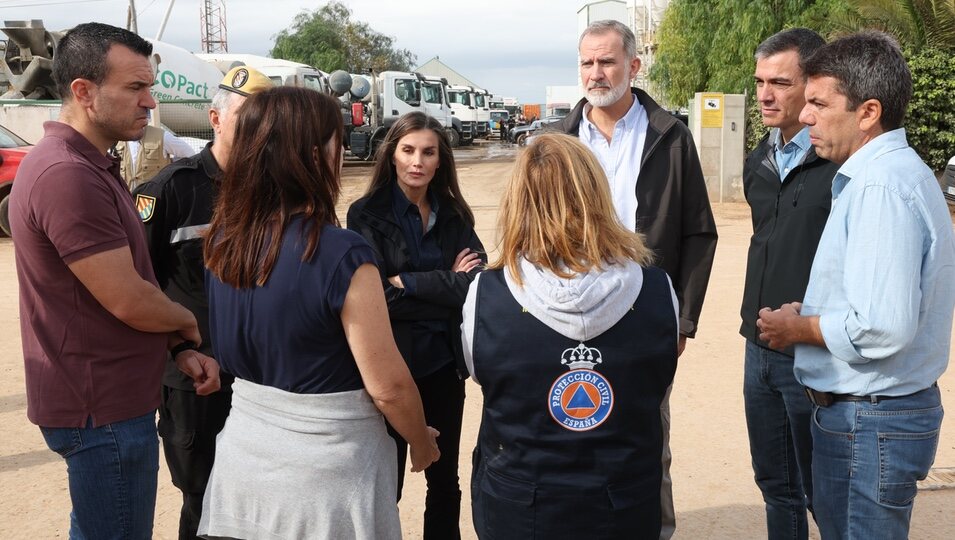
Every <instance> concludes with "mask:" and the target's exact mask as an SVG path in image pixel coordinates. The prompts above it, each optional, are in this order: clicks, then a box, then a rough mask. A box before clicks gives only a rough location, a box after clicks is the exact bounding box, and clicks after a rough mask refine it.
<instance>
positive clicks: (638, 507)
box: [462, 134, 678, 540]
mask: <svg viewBox="0 0 955 540" xmlns="http://www.w3.org/2000/svg"><path fill="white" fill-rule="evenodd" d="M531 201H533V203H531ZM568 206H569V207H571V208H575V209H579V210H576V211H575V212H572V213H567V212H566V209H567V207H568ZM587 213H589V214H590V215H589V216H586V214H587ZM501 223H502V224H503V229H504V231H503V234H502V235H501V236H502V238H503V241H502V244H501V248H500V252H501V258H500V259H499V260H498V261H496V262H495V263H493V264H492V265H490V266H489V269H488V270H486V271H484V272H483V273H481V274H480V275H479V276H478V278H477V279H476V280H475V281H474V282H473V283H472V285H471V288H470V290H469V291H468V297H467V300H466V302H465V305H464V308H463V318H464V322H463V324H462V330H463V332H462V341H463V344H464V350H465V351H464V356H465V361H466V362H469V365H468V369H469V370H470V372H471V374H472V375H473V376H474V380H475V382H477V383H478V384H480V385H481V390H482V392H483V393H484V414H483V416H482V418H481V428H480V433H479V435H478V444H477V448H476V449H475V451H474V457H473V474H472V480H471V494H472V495H471V497H472V514H473V518H474V526H475V529H476V531H477V533H478V537H479V538H481V539H482V540H500V539H523V538H554V539H568V540H569V539H573V540H579V539H582V538H586V539H588V540H592V539H606V540H610V539H624V538H625V539H628V540H633V539H643V540H657V539H658V538H659V535H660V528H661V506H660V485H661V480H662V475H663V468H662V465H661V462H660V453H661V452H662V450H663V431H662V421H661V418H660V414H659V408H660V404H661V402H662V401H663V397H664V394H665V393H666V390H667V387H668V386H669V385H670V383H671V382H672V381H673V374H674V372H675V370H676V358H677V341H678V327H677V312H676V307H677V302H676V295H675V294H674V292H673V287H672V285H671V284H670V281H669V278H668V277H667V275H666V274H665V273H664V272H663V271H662V270H660V269H658V268H653V267H650V266H648V264H649V262H650V260H651V257H652V255H651V252H650V250H649V248H647V247H646V245H645V244H644V243H643V240H642V238H641V237H640V236H638V235H636V234H635V233H633V232H632V231H629V230H627V229H626V228H625V227H624V226H623V225H621V224H620V222H619V221H618V220H617V219H616V218H615V210H614V209H613V205H612V203H611V198H610V193H609V187H608V183H607V180H606V177H605V176H604V174H603V171H602V169H601V167H600V165H599V163H598V162H597V161H596V158H595V157H594V156H593V155H592V154H591V153H590V151H589V150H587V149H586V148H585V147H584V146H583V145H582V144H581V143H580V142H579V141H578V140H577V139H575V138H573V137H569V136H566V135H562V134H544V135H541V136H539V137H537V138H535V141H534V142H533V143H532V144H531V145H530V146H529V147H528V150H527V151H526V152H524V153H523V154H522V155H521V157H520V158H519V160H518V163H517V165H516V168H515V173H514V176H513V177H512V179H511V183H510V184H509V186H508V188H507V190H506V193H505V195H504V197H503V202H502V206H501Z"/></svg>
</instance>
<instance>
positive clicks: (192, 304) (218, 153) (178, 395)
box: [133, 67, 272, 540]
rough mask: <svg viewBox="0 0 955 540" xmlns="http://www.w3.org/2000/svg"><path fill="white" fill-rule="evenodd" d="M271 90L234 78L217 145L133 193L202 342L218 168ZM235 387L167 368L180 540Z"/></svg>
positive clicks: (192, 519) (158, 259)
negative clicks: (206, 256) (243, 114)
mask: <svg viewBox="0 0 955 540" xmlns="http://www.w3.org/2000/svg"><path fill="white" fill-rule="evenodd" d="M271 86H272V82H271V81H270V80H269V79H268V77H266V76H265V75H262V74H261V73H260V72H258V71H256V70H254V69H251V68H247V67H237V68H234V69H232V70H231V71H229V73H227V74H226V76H225V77H224V78H223V80H222V83H221V84H220V85H219V90H218V92H217V93H216V94H215V96H214V97H213V99H212V105H211V106H210V110H209V121H210V123H211V124H212V128H213V131H214V132H215V140H214V141H213V142H211V143H209V144H207V145H206V147H205V148H203V149H202V151H201V152H199V153H198V154H196V155H194V156H192V157H190V158H186V159H182V160H179V161H177V162H175V163H172V164H170V165H168V166H166V167H165V168H163V169H162V170H161V171H160V172H159V174H157V175H156V176H155V177H154V178H153V179H152V180H151V181H149V182H146V183H145V184H141V185H140V186H139V187H137V188H136V190H135V191H134V193H133V195H134V196H135V200H136V208H137V210H138V211H139V215H140V217H141V218H142V220H143V224H144V225H145V227H146V239H147V243H148V244H149V252H150V255H151V257H152V262H153V269H154V271H155V273H156V279H157V280H158V282H159V286H160V287H161V288H162V290H163V292H165V293H166V295H167V296H169V298H171V299H172V300H174V301H176V302H179V303H180V304H182V305H183V306H185V307H186V308H188V309H189V310H190V311H192V313H193V314H195V316H196V320H197V321H198V323H199V332H200V334H201V335H203V336H209V335H210V334H209V306H208V302H207V299H206V292H205V279H204V276H205V267H204V264H203V256H202V242H203V239H202V236H201V234H202V232H203V231H204V230H205V229H206V228H207V227H208V225H209V221H210V220H211V218H212V209H213V201H214V198H215V194H216V191H217V182H218V177H219V174H220V165H225V164H226V163H227V162H228V158H229V154H230V152H231V151H232V148H231V145H232V137H233V129H234V125H235V124H234V121H233V119H234V117H235V114H236V111H237V109H238V107H239V106H240V105H241V104H242V102H243V101H245V98H246V97H247V96H249V95H251V94H252V93H255V92H258V91H261V90H264V89H267V88H269V87H271ZM199 350H200V351H201V352H203V353H204V354H207V355H210V356H211V355H212V342H211V340H209V339H206V340H204V341H203V343H202V345H201V347H199ZM232 380H233V378H232V377H231V376H230V375H228V374H226V373H222V389H221V391H219V392H216V393H215V394H212V395H209V396H198V395H196V392H195V390H194V389H193V384H192V380H191V379H190V378H189V377H187V376H185V375H184V374H183V373H181V372H180V371H179V370H178V369H177V368H176V364H175V363H174V362H172V361H171V359H170V361H169V363H168V364H167V365H166V372H165V374H164V375H163V388H162V401H161V404H160V406H159V435H160V436H161V437H162V439H163V451H164V453H165V456H166V463H167V465H168V466H169V472H170V475H171V476H172V482H173V484H175V486H176V487H177V488H179V490H180V491H182V497H183V504H182V511H181V514H180V519H179V538H180V539H183V540H184V539H193V538H197V536H196V530H197V529H198V527H199V518H200V517H201V515H202V496H203V493H204V492H205V489H206V482H207V481H208V479H209V473H210V471H211V470H212V462H213V458H214V457H215V439H216V435H217V434H218V433H219V431H220V430H221V429H222V426H223V424H224V423H225V419H226V417H227V416H228V415H229V408H230V406H231V401H232V391H231V387H232Z"/></svg>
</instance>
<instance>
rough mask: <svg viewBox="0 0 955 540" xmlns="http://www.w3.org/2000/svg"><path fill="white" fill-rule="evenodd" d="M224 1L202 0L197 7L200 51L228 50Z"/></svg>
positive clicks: (215, 51)
mask: <svg viewBox="0 0 955 540" xmlns="http://www.w3.org/2000/svg"><path fill="white" fill-rule="evenodd" d="M224 1H225V0H203V2H202V4H201V5H200V7H199V9H200V11H199V25H200V33H201V40H202V47H201V48H202V52H205V53H217V52H229V43H228V40H227V30H226V24H225V3H224Z"/></svg>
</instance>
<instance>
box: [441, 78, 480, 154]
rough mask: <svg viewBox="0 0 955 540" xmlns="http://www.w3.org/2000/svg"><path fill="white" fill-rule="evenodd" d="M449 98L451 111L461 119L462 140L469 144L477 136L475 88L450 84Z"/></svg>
mask: <svg viewBox="0 0 955 540" xmlns="http://www.w3.org/2000/svg"><path fill="white" fill-rule="evenodd" d="M448 99H449V100H450V101H451V113H452V114H454V116H455V117H457V118H458V119H459V120H460V121H461V129H462V136H461V142H462V143H463V144H468V142H469V141H471V140H473V139H474V138H475V137H476V136H477V123H478V111H477V107H476V106H475V104H474V102H475V96H474V90H473V89H472V88H471V87H470V86H449V87H448Z"/></svg>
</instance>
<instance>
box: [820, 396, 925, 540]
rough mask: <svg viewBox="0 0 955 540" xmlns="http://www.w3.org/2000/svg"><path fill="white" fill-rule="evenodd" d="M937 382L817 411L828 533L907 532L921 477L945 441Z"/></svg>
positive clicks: (877, 538) (870, 539) (871, 536)
mask: <svg viewBox="0 0 955 540" xmlns="http://www.w3.org/2000/svg"><path fill="white" fill-rule="evenodd" d="M941 425H942V401H941V397H940V395H939V390H938V387H937V386H932V387H930V388H926V389H925V390H922V391H920V392H916V393H914V394H911V395H909V396H905V397H900V398H896V399H887V400H884V401H880V402H879V403H876V404H873V403H871V402H869V401H840V402H836V403H833V404H832V405H831V406H829V407H826V408H822V407H816V408H815V409H814V410H813V422H812V438H813V456H812V478H813V482H814V496H815V505H816V520H817V522H818V523H819V532H820V533H821V534H822V537H823V538H825V539H826V540H837V539H851V540H855V539H859V540H863V539H864V540H882V539H885V540H895V539H897V538H908V533H909V520H910V519H911V517H912V502H913V500H914V499H915V495H916V492H917V489H916V482H917V481H918V480H921V479H923V478H925V476H926V475H927V474H928V472H929V469H930V468H931V467H932V462H933V461H934V460H935V449H936V447H937V446H938V433H939V427H940V426H941Z"/></svg>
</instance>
